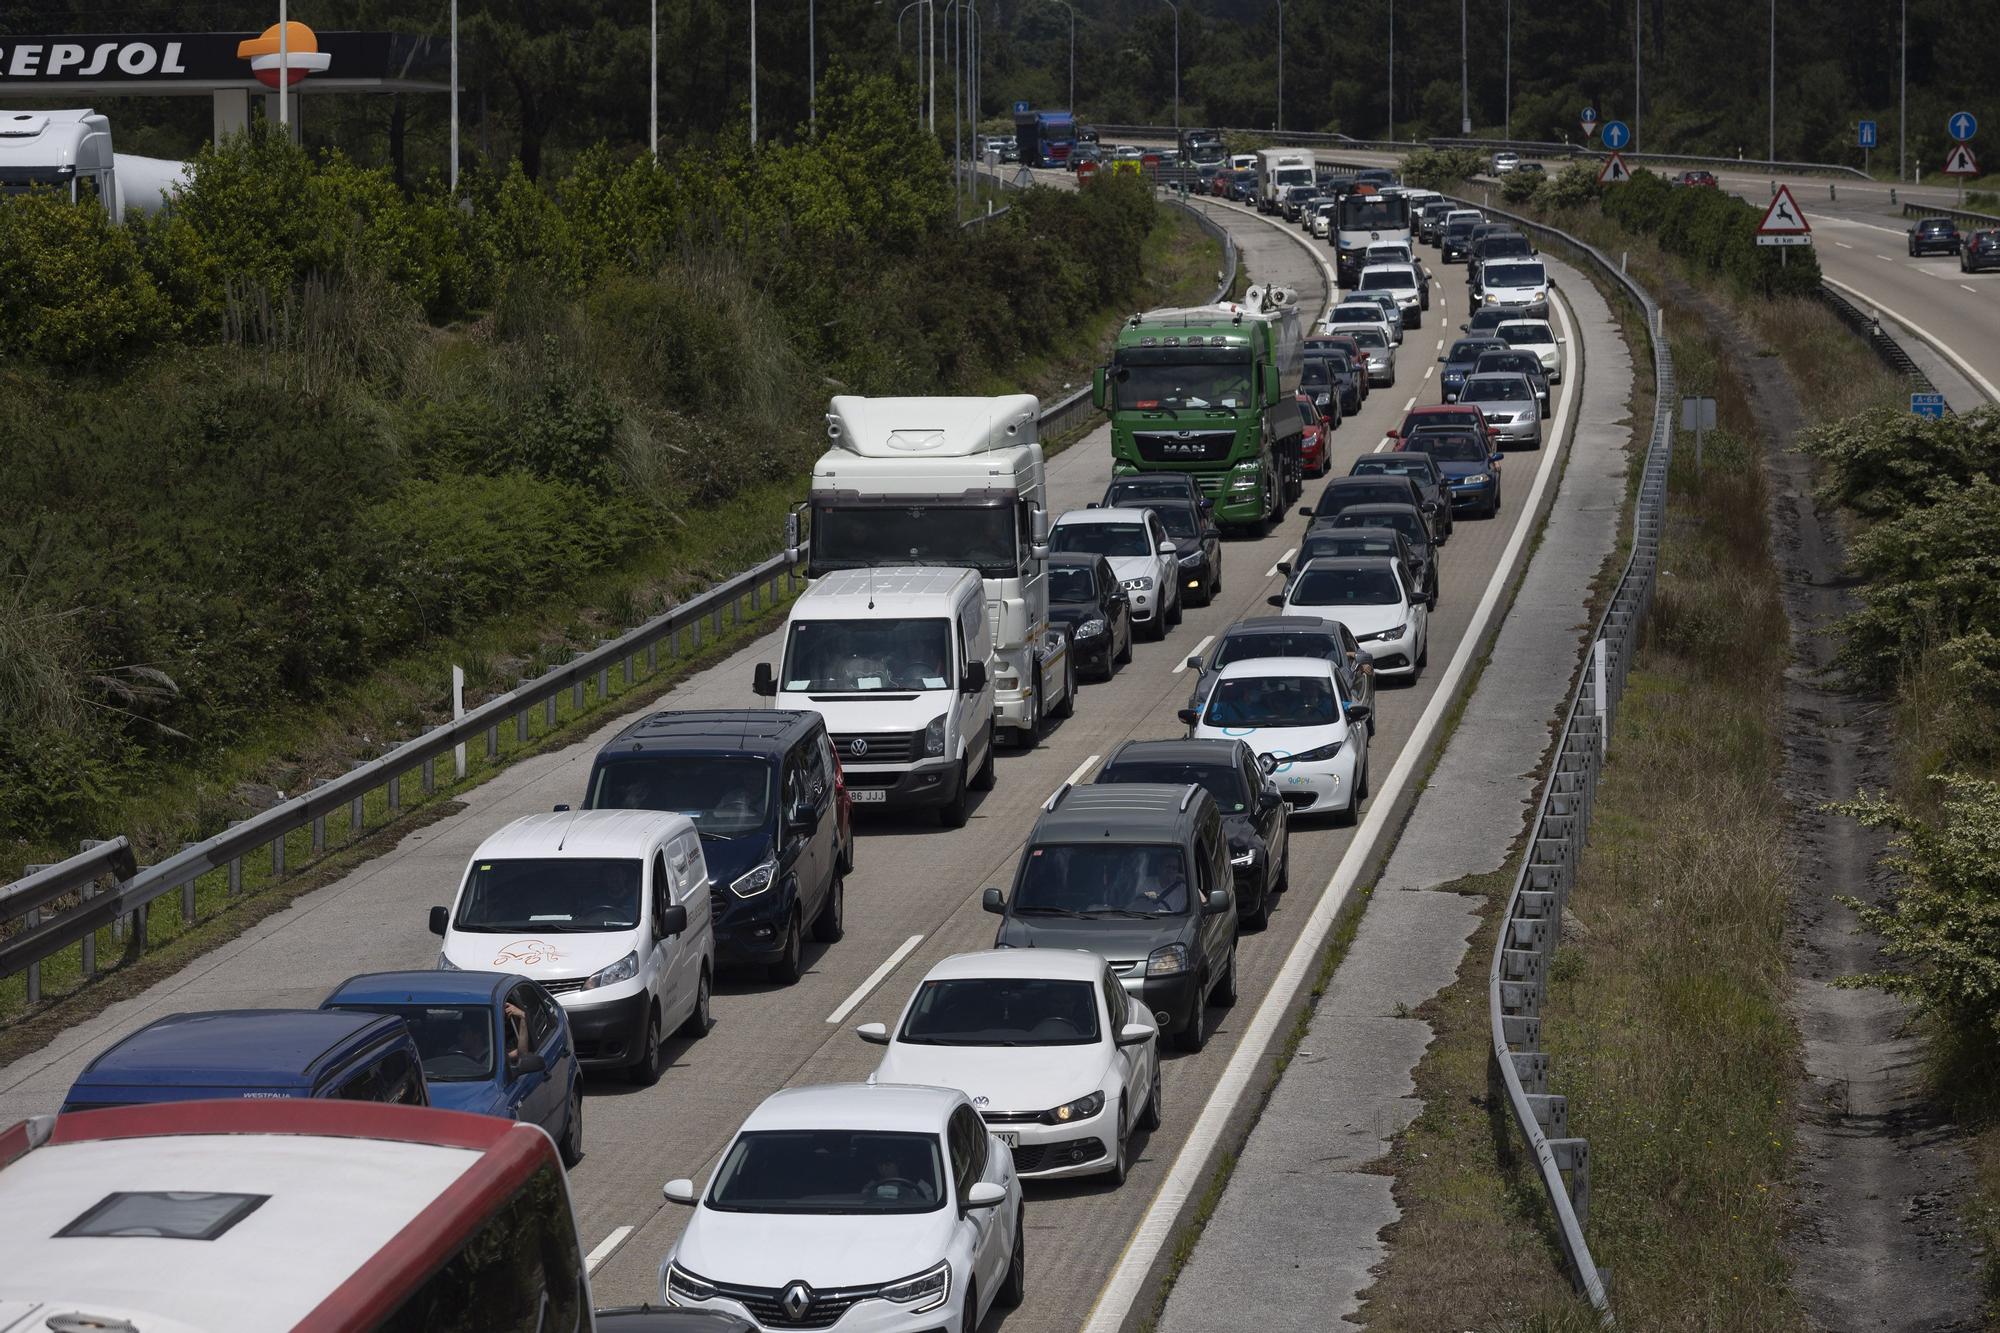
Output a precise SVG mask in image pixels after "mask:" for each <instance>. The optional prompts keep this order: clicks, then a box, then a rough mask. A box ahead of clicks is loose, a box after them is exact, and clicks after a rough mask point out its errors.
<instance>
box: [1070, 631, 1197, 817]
mask: <svg viewBox="0 0 2000 1333" xmlns="http://www.w3.org/2000/svg"><path fill="white" fill-rule="evenodd" d="M1201 642H1202V644H1206V643H1207V642H1208V640H1207V639H1203V640H1202V641H1201ZM1195 651H1196V652H1200V651H1201V645H1199V644H1198V645H1196V647H1195ZM1103 757H1104V756H1103V755H1099V754H1094V755H1091V756H1090V757H1089V758H1088V759H1086V760H1084V761H1083V762H1082V763H1080V764H1078V765H1077V766H1076V767H1075V768H1072V769H1071V770H1070V771H1069V776H1068V777H1066V778H1064V779H1063V786H1064V787H1074V786H1075V785H1076V784H1077V783H1079V782H1081V781H1083V775H1084V774H1086V773H1088V772H1089V771H1090V770H1091V769H1093V768H1095V767H1096V766H1097V761H1098V760H1099V759H1102V758H1103ZM1058 790H1060V789H1058ZM1049 796H1050V797H1051V798H1053V797H1054V796H1055V792H1050V793H1049Z"/></svg>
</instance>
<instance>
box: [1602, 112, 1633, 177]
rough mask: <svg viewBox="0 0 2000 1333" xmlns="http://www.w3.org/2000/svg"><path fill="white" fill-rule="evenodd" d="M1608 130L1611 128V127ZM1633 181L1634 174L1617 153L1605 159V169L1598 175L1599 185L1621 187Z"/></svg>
mask: <svg viewBox="0 0 2000 1333" xmlns="http://www.w3.org/2000/svg"><path fill="white" fill-rule="evenodd" d="M1614 123H1616V122H1614ZM1606 128H1609V126H1607V127H1606ZM1631 179H1632V173H1631V172H1630V171H1629V170H1627V169H1626V166H1625V159H1624V158H1622V157H1620V156H1618V154H1616V153H1612V154H1611V155H1609V156H1608V157H1606V158H1605V159H1604V167H1603V169H1602V170H1600V171H1599V172H1598V173H1597V183H1598V184H1599V185H1620V184H1623V183H1624V182H1626V181H1629V180H1631Z"/></svg>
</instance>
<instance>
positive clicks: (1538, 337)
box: [1500, 324, 1556, 347]
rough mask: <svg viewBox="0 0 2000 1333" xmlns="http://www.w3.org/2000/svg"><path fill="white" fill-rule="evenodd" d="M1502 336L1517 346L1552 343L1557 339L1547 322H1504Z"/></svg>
mask: <svg viewBox="0 0 2000 1333" xmlns="http://www.w3.org/2000/svg"><path fill="white" fill-rule="evenodd" d="M1500 336H1501V337H1502V338H1504V339H1506V340H1507V342H1508V343H1509V344H1511V345H1512V346H1515V347H1519V346H1521V345H1523V344H1533V343H1552V342H1554V341H1555V340H1556V339H1555V335H1554V334H1552V333H1550V332H1549V326H1548V325H1546V324H1502V325H1501V326H1500Z"/></svg>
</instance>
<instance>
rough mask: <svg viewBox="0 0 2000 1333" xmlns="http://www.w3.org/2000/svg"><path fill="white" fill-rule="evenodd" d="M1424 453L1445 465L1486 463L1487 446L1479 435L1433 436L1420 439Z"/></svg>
mask: <svg viewBox="0 0 2000 1333" xmlns="http://www.w3.org/2000/svg"><path fill="white" fill-rule="evenodd" d="M1419 438H1420V439H1421V440H1422V442H1423V446H1424V452H1425V453H1427V454H1429V455H1430V456H1431V457H1432V458H1435V459H1438V460H1439V461H1441V462H1445V463H1484V462H1485V461H1486V446H1484V445H1482V444H1481V443H1480V442H1479V437H1478V436H1477V435H1431V434H1425V435H1422V436H1420V437H1419Z"/></svg>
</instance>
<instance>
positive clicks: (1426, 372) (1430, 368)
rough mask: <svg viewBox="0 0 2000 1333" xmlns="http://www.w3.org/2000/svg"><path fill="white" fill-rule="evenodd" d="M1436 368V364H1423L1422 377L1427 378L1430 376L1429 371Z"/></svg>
mask: <svg viewBox="0 0 2000 1333" xmlns="http://www.w3.org/2000/svg"><path fill="white" fill-rule="evenodd" d="M1436 369H1437V367H1436V366H1425V367H1424V378H1425V379H1429V378H1430V377H1431V372H1432V371H1433V370H1436Z"/></svg>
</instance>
